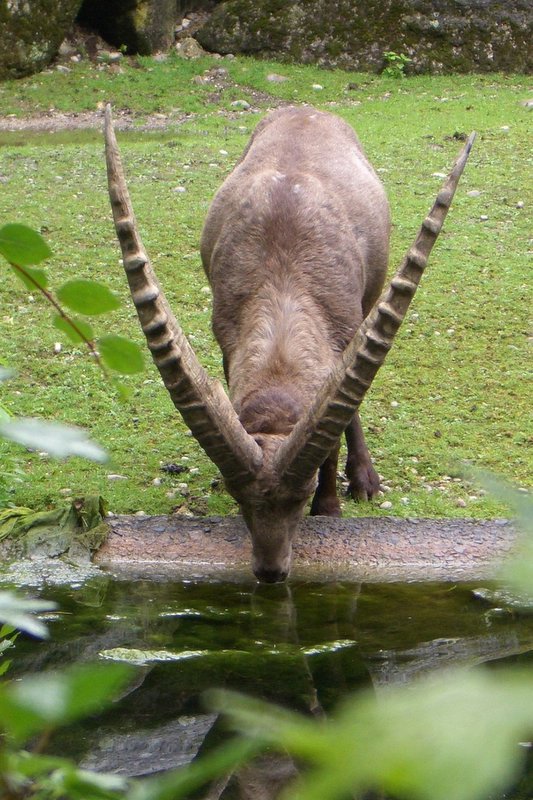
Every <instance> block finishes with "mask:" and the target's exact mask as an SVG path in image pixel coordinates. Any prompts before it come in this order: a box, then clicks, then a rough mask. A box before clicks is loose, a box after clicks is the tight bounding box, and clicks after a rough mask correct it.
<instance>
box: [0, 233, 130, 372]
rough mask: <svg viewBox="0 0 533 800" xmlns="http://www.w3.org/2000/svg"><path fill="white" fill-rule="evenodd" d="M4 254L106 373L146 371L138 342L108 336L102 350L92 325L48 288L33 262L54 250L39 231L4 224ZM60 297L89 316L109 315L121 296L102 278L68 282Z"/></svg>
mask: <svg viewBox="0 0 533 800" xmlns="http://www.w3.org/2000/svg"><path fill="white" fill-rule="evenodd" d="M0 255H2V256H4V258H5V259H6V261H7V262H8V264H9V265H10V267H11V269H12V270H13V271H14V272H15V274H16V275H17V277H18V278H20V280H21V281H22V283H23V284H24V286H25V287H26V288H27V289H29V290H30V291H32V290H35V289H36V290H37V291H39V292H40V293H41V294H42V295H43V296H44V298H45V299H46V300H47V301H48V303H49V304H50V305H51V306H52V307H53V308H54V309H55V310H56V311H57V315H56V316H55V317H54V325H55V327H56V328H58V329H59V330H62V331H63V332H64V333H66V334H67V336H68V338H69V339H70V340H71V341H75V342H78V341H82V342H84V343H85V344H86V345H87V347H88V348H89V350H90V352H91V354H92V355H93V356H94V358H95V360H96V361H97V363H98V364H99V366H100V367H101V369H102V370H103V372H104V374H106V370H105V366H107V367H109V368H111V369H114V370H116V371H117V372H126V373H128V374H129V373H131V372H142V370H143V368H144V364H143V358H142V354H141V351H140V350H139V348H138V346H137V345H136V344H134V343H133V342H130V341H129V340H127V339H124V338H123V337H122V336H112V337H111V336H107V337H106V338H105V344H104V347H103V348H101V352H98V350H97V349H96V346H95V342H94V334H93V330H92V328H91V326H90V325H89V324H88V323H87V322H85V321H83V320H81V321H78V320H76V319H73V318H72V317H70V316H69V314H67V312H66V311H65V310H64V309H63V307H62V306H61V305H60V303H59V302H58V300H56V299H55V298H54V296H53V295H52V294H51V292H50V291H48V289H47V286H48V276H47V274H46V272H45V270H44V269H35V267H34V266H33V265H35V264H41V262H43V261H45V260H46V259H47V258H49V257H50V256H51V255H52V251H51V250H50V248H49V247H48V245H47V243H46V242H45V241H44V239H43V237H42V236H41V235H40V234H39V233H37V231H34V230H32V229H31V228H28V227H27V226H26V225H20V224H16V223H12V224H8V225H4V227H3V228H1V229H0ZM57 297H58V299H59V301H60V302H61V303H63V304H64V305H65V306H67V308H69V309H71V310H72V311H76V312H77V313H81V314H84V315H86V316H94V315H98V314H106V313H107V312H109V311H113V310H115V309H116V308H118V307H119V306H120V301H119V300H118V298H117V297H115V295H114V294H113V293H112V292H111V291H110V290H109V289H108V288H107V287H106V286H103V285H102V284H101V283H99V282H98V281H91V280H70V281H67V282H66V283H64V284H63V285H62V286H60V287H59V289H58V290H57ZM132 356H133V357H132ZM104 365H105V366H104Z"/></svg>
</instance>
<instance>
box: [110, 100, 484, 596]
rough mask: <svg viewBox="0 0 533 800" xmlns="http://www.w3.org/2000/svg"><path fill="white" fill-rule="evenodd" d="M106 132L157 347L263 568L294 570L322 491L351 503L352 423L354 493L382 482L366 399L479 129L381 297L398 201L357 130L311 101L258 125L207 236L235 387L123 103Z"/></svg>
mask: <svg viewBox="0 0 533 800" xmlns="http://www.w3.org/2000/svg"><path fill="white" fill-rule="evenodd" d="M106 140H107V158H108V176H109V189H110V196H111V201H112V206H113V212H114V217H115V224H116V229H117V233H118V236H119V240H120V242H121V245H122V251H123V257H124V266H125V269H126V273H127V275H128V280H129V282H130V288H131V291H132V295H133V299H134V302H135V305H136V307H137V310H138V313H139V317H140V321H141V325H142V327H143V330H144V332H145V334H146V337H147V340H148V345H149V347H150V349H151V351H152V355H153V357H154V361H155V363H156V364H157V366H158V367H159V369H160V372H161V374H162V376H163V379H164V381H165V385H166V386H167V388H168V390H169V392H170V394H171V396H172V398H173V400H174V402H175V404H176V406H177V408H178V409H179V410H180V411H181V413H182V415H183V417H184V419H185V421H186V422H187V424H188V425H189V427H190V428H191V430H192V432H193V434H194V435H195V436H196V438H197V439H198V441H199V442H200V444H201V445H202V447H203V448H204V449H205V451H206V452H207V454H208V455H209V456H210V458H211V459H212V460H213V461H214V462H215V463H216V464H217V466H218V467H219V469H220V471H221V473H222V475H223V477H224V479H225V483H226V486H227V488H228V491H229V492H230V494H232V496H233V497H234V498H235V499H236V500H237V502H238V503H239V506H240V508H241V511H242V515H243V517H244V520H245V522H246V524H247V526H248V529H249V531H250V534H251V537H252V545H253V570H254V572H255V574H256V576H257V577H258V578H259V579H260V580H263V581H266V582H276V581H281V580H284V579H285V578H286V577H287V575H288V572H289V568H290V561H291V548H292V542H293V539H294V536H295V533H296V531H297V528H298V525H299V522H300V520H301V518H302V515H303V513H304V509H305V506H306V504H307V502H308V500H309V499H310V498H311V497H312V502H311V509H310V510H311V513H312V514H325V515H339V514H340V505H339V501H338V499H337V494H336V476H337V460H338V452H339V441H340V436H341V435H342V433H343V431H344V432H345V433H346V441H347V445H348V459H347V463H346V474H347V477H348V481H349V492H350V494H351V495H352V497H354V498H355V499H363V500H366V499H370V498H371V497H373V496H374V495H375V494H376V493H377V491H378V490H379V479H378V476H377V474H376V472H375V470H374V468H373V466H372V462H371V459H370V455H369V453H368V449H367V447H366V444H365V440H364V436H363V433H362V429H361V424H360V421H359V417H358V413H357V408H358V406H359V404H360V402H361V400H362V398H363V396H364V393H365V392H366V390H367V389H368V387H369V386H370V383H371V381H372V379H373V377H374V375H375V374H376V372H377V370H378V368H379V366H380V364H381V363H382V362H383V360H384V358H385V355H386V353H387V352H388V350H389V348H390V346H391V344H392V339H393V336H394V334H395V333H396V331H397V329H398V327H399V325H400V324H401V321H402V319H403V317H404V316H405V313H406V311H407V307H408V305H409V302H410V300H411V298H412V296H413V295H414V292H415V291H416V287H417V284H418V281H419V279H420V276H421V274H422V272H423V270H424V268H425V265H426V263H427V257H428V255H429V252H430V250H431V247H432V245H433V243H434V241H435V239H436V237H437V235H438V232H439V231H440V228H441V226H442V223H443V221H444V217H445V215H446V212H447V210H448V208H449V205H450V203H451V199H452V196H453V192H454V191H455V187H456V185H457V182H458V180H459V177H460V174H461V172H462V169H463V167H464V163H465V162H466V158H467V157H468V153H469V151H470V147H471V145H472V141H473V136H472V137H470V140H469V142H468V143H467V145H466V146H465V148H464V150H463V152H462V154H461V156H460V158H459V159H458V161H457V162H456V165H455V167H454V169H453V171H452V173H451V175H450V177H449V179H448V181H447V182H446V184H445V185H444V187H443V189H442V190H441V192H440V193H439V195H438V197H437V200H436V202H435V204H434V206H433V208H432V210H431V212H430V214H429V216H428V217H427V218H426V220H425V221H424V223H423V225H422V228H421V229H420V232H419V235H418V237H417V240H416V242H415V245H414V246H413V248H412V249H411V251H409V254H408V255H407V257H406V259H405V261H404V263H403V264H402V266H401V267H400V270H399V271H398V273H397V275H396V276H395V277H394V278H393V280H392V283H391V285H390V287H389V289H388V290H387V291H386V292H385V293H384V294H383V295H382V296H381V299H379V300H378V298H379V296H380V292H381V289H382V285H383V281H384V277H385V272H386V268H387V259H388V245H389V229H390V222H389V209H388V203H387V200H386V197H385V193H384V190H383V188H382V186H381V183H380V181H379V179H378V178H377V176H376V173H375V172H374V170H373V169H372V167H371V165H370V163H369V162H368V160H367V159H366V157H365V155H364V153H363V151H362V149H361V145H360V144H359V141H358V139H357V137H356V136H355V134H354V132H353V131H352V129H351V128H350V127H349V126H348V125H347V124H346V123H345V122H343V121H342V120H341V119H340V118H339V117H336V116H333V115H331V114H327V113H323V112H319V111H316V110H314V109H312V108H308V107H303V108H285V109H281V110H279V111H275V112H273V113H272V114H270V115H269V116H268V117H266V118H265V119H264V120H263V121H262V122H261V123H260V124H259V125H258V126H257V128H256V130H255V132H254V134H253V136H252V138H251V140H250V142H249V144H248V146H247V148H246V150H245V152H244V154H243V156H242V158H241V159H240V161H239V163H238V164H237V166H236V167H235V169H234V170H233V172H232V173H231V174H230V175H229V177H228V178H227V179H226V181H225V182H224V184H223V185H222V187H221V188H220V189H219V191H218V193H217V195H216V196H215V199H214V200H213V203H212V205H211V208H210V210H209V213H208V216H207V220H206V222H205V226H204V231H203V234H202V241H201V255H202V261H203V264H204V268H205V271H206V274H207V276H208V279H209V282H210V284H211V287H212V291H213V330H214V333H215V336H216V338H217V341H218V343H219V345H220V347H221V350H222V354H223V363H224V372H225V375H226V380H227V384H228V387H229V393H230V398H231V401H230V400H228V397H227V395H226V394H225V393H224V391H223V389H222V387H221V385H220V384H219V383H218V382H216V381H211V380H210V379H209V378H208V377H207V376H206V374H205V372H204V371H203V369H202V367H201V366H200V364H199V363H198V361H197V359H196V356H195V355H194V352H193V351H192V349H191V348H190V345H189V344H188V342H187V340H186V339H185V337H184V335H183V333H182V331H181V328H180V327H179V325H178V323H177V322H176V320H175V319H174V317H173V316H172V313H171V312H170V309H169V308H168V305H167V303H166V301H165V299H164V297H163V295H162V293H161V290H160V287H159V285H158V283H157V281H156V279H155V276H154V274H153V272H152V270H151V267H150V264H149V261H148V258H147V256H146V254H145V252H144V250H143V248H142V244H141V241H140V238H139V236H138V233H137V230H136V226H135V219H134V216H133V211H132V208H131V204H130V201H129V197H128V194H127V189H126V185H125V182H124V177H123V174H122V169H121V165H120V160H119V155H118V149H117V146H116V140H115V137H114V133H113V129H112V123H111V113H110V109H109V108H108V111H107V119H106ZM363 321H364V322H363ZM317 474H318V484H317Z"/></svg>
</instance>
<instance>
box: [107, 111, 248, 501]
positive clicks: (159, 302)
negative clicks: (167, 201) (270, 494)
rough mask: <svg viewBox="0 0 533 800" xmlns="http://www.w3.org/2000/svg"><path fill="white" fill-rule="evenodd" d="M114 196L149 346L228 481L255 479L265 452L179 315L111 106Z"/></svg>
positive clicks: (192, 427) (192, 426)
mask: <svg viewBox="0 0 533 800" xmlns="http://www.w3.org/2000/svg"><path fill="white" fill-rule="evenodd" d="M105 143H106V162H107V179H108V187H109V197H110V200H111V207H112V210H113V218H114V221H115V229H116V232H117V236H118V240H119V242H120V246H121V249H122V259H123V263H124V269H125V271H126V275H127V278H128V283H129V286H130V291H131V296H132V298H133V302H134V304H135V308H136V309H137V314H138V317H139V321H140V323H141V327H142V329H143V332H144V334H145V336H146V341H147V343H148V347H149V349H150V352H151V354H152V358H153V360H154V363H155V365H156V366H157V368H158V370H159V372H160V373H161V377H162V378H163V383H164V384H165V387H166V388H167V390H168V392H169V393H170V396H171V398H172V401H173V403H174V405H175V406H176V408H177V409H178V411H179V412H180V414H181V415H182V417H183V419H184V420H185V422H186V424H187V425H188V426H189V428H190V430H191V432H192V434H193V436H194V437H195V438H196V439H197V440H198V442H199V443H200V445H201V446H202V447H203V449H204V450H205V452H206V453H207V455H208V456H209V458H210V459H211V460H212V461H213V462H214V463H215V464H216V465H217V467H218V468H219V469H220V472H221V473H222V475H223V477H224V478H225V480H226V482H227V483H229V484H231V485H233V484H236V485H237V486H239V485H242V484H243V483H248V482H249V481H250V480H253V478H254V477H255V475H256V473H257V471H258V470H259V468H260V466H261V463H262V458H263V457H262V452H261V449H260V447H259V446H258V445H257V443H256V442H255V440H254V439H253V438H252V437H251V436H250V435H249V434H248V433H247V432H246V431H245V429H244V428H243V426H242V424H241V422H240V420H239V418H238V417H237V415H236V413H235V411H234V409H233V406H232V405H231V402H230V400H229V398H228V396H227V394H226V392H225V391H224V388H223V387H222V384H221V383H220V382H219V381H216V380H212V379H211V378H209V376H208V375H207V373H206V372H205V370H204V368H203V367H202V365H201V364H200V362H199V361H198V359H197V357H196V354H195V353H194V350H193V349H192V347H191V345H190V344H189V342H188V340H187V338H186V336H185V334H184V333H183V331H182V329H181V327H180V326H179V324H178V323H177V321H176V319H175V318H174V316H173V314H172V312H171V310H170V307H169V305H168V303H167V301H166V299H165V296H164V294H163V292H162V290H161V287H160V285H159V283H158V281H157V278H156V276H155V274H154V271H153V269H152V266H151V264H150V261H149V259H148V256H147V255H146V252H145V250H144V247H143V244H142V241H141V238H140V236H139V233H138V231H137V224H136V221H135V215H134V213H133V208H132V204H131V200H130V196H129V193H128V188H127V186H126V181H125V178H124V170H123V167H122V161H121V158H120V151H119V148H118V144H117V140H116V136H115V131H114V127H113V119H112V113H111V106H110V105H109V104H108V105H107V107H106V112H105Z"/></svg>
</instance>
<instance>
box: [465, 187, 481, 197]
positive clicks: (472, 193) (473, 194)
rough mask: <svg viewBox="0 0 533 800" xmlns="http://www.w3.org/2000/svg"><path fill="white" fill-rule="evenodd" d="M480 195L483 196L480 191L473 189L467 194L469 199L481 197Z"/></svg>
mask: <svg viewBox="0 0 533 800" xmlns="http://www.w3.org/2000/svg"><path fill="white" fill-rule="evenodd" d="M480 194H481V192H480V191H479V189H472V191H471V192H467V193H466V196H467V197H479V196H480Z"/></svg>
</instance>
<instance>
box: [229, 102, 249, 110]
mask: <svg viewBox="0 0 533 800" xmlns="http://www.w3.org/2000/svg"><path fill="white" fill-rule="evenodd" d="M231 105H232V106H233V108H242V109H243V111H248V110H249V109H250V108H251V107H252V106H251V105H250V103H249V102H248V101H247V100H234V101H233V103H232V104H231Z"/></svg>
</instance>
